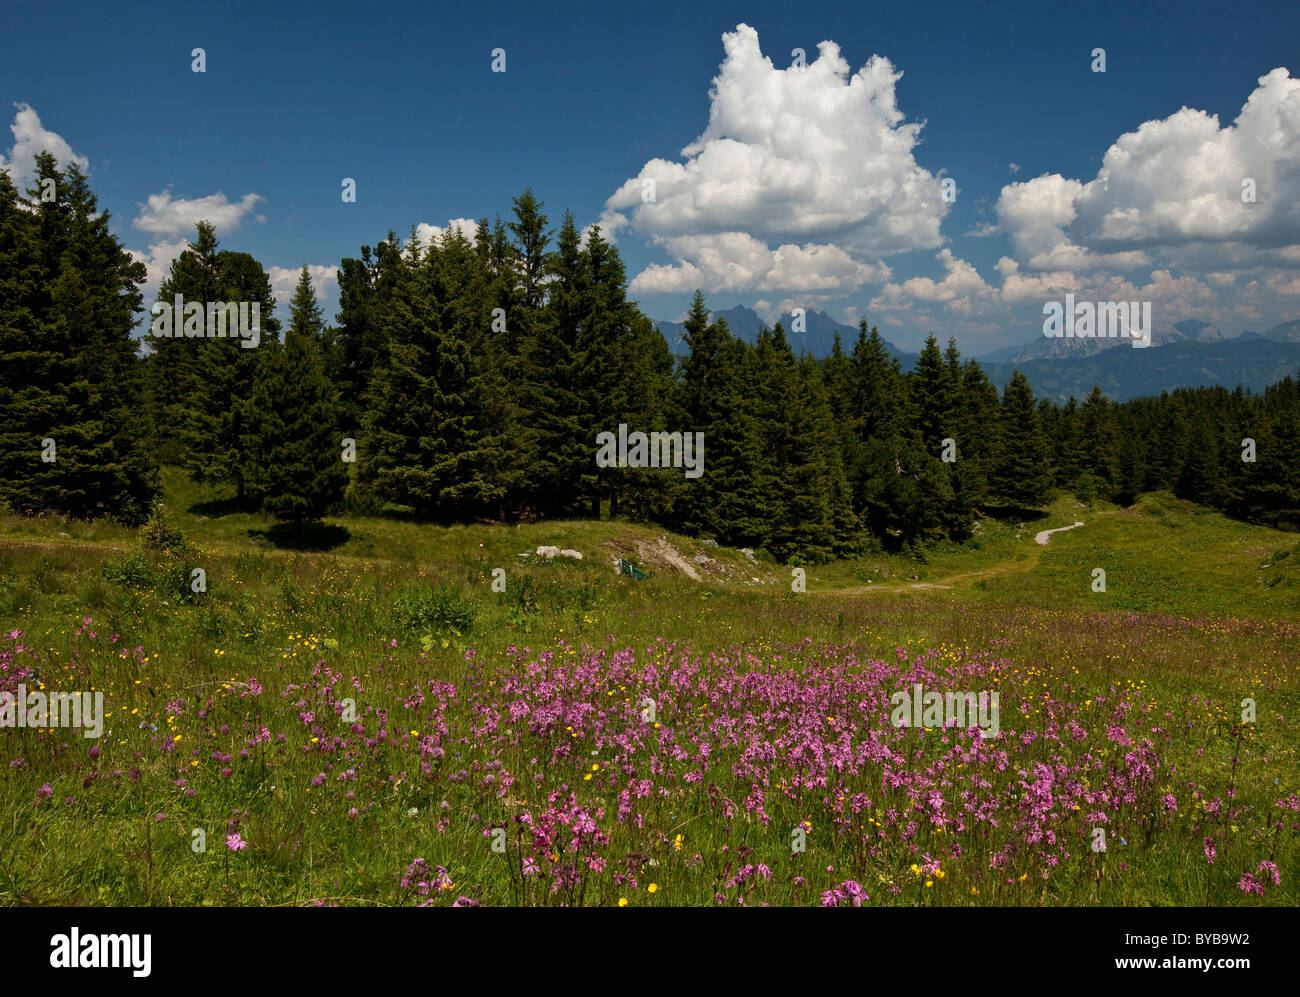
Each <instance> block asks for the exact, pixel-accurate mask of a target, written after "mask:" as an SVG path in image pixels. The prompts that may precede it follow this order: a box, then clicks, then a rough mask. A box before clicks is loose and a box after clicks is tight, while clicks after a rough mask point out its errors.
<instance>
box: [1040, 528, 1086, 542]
mask: <svg viewBox="0 0 1300 997" xmlns="http://www.w3.org/2000/svg"><path fill="white" fill-rule="evenodd" d="M1082 525H1083V524H1082V523H1075V524H1074V526H1058V527H1057V528H1056V529H1054V530H1043V531H1042V532H1041V533H1038V534H1035V536H1034V543H1036V544H1042V545H1043V546H1047V541H1049V540H1051V539H1052V534H1053V533H1064V532H1065V531H1066V530H1072V529H1074V527H1075V526H1082Z"/></svg>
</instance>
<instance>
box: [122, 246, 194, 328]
mask: <svg viewBox="0 0 1300 997" xmlns="http://www.w3.org/2000/svg"><path fill="white" fill-rule="evenodd" d="M188 246H189V240H188V239H176V240H175V241H172V242H166V241H164V242H155V243H154V244H153V245H151V246H150V247H149V251H148V252H147V253H141V252H139V251H137V250H134V249H128V250H127V252H128V253H130V254H131V255H132V256H133V257H135V258H136V259H137V260H139V261H140V262H141V263H143V264H144V267H145V270H146V271H147V275H146V277H145V279H144V283H143V284H142V285H141V286H140V293H141V294H142V295H143V296H144V309H145V311H148V310H149V308H150V306H152V305H153V303H154V302H155V301H156V300H157V298H158V285H159V284H161V283H162V282H163V280H165V279H166V277H167V275H168V274H169V273H171V267H172V261H173V260H174V259H176V257H178V256H180V255H181V253H183V252H185V249H186V247H188Z"/></svg>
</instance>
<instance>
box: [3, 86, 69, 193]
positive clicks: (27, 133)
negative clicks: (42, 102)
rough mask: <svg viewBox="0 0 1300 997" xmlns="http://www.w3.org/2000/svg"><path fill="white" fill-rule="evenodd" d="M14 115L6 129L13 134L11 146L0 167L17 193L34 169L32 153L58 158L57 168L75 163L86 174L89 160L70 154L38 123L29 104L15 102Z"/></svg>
mask: <svg viewBox="0 0 1300 997" xmlns="http://www.w3.org/2000/svg"><path fill="white" fill-rule="evenodd" d="M14 107H16V108H18V113H17V114H15V115H14V122H13V124H12V125H10V126H9V130H10V131H11V132H13V136H14V144H13V146H12V147H11V148H10V149H9V155H8V156H4V155H0V168H2V169H7V170H8V171H9V179H10V180H12V181H13V182H14V184H15V186H17V187H18V189H19V190H22V189H23V187H24V186H26V185H27V184H28V183H30V182H31V179H32V177H33V176H34V175H35V170H36V154H37V153H39V152H51V153H53V154H54V157H55V158H56V159H58V161H59V165H60V166H65V165H67V164H68V163H74V162H75V163H76V164H77V165H78V166H80V167H81V168H82V169H83V170H86V171H89V169H90V160H89V159H87V158H86V157H85V156H81V155H78V154H77V153H75V152H73V151H72V146H70V145H68V143H67V140H66V139H64V138H63V136H62V135H59V134H58V133H57V132H52V131H50V130H49V129H48V128H46V127H45V126H44V125H42V124H41V118H40V115H38V114H37V113H36V111H35V110H34V109H33V108H32V106H31V105H30V104H23V103H15V104H14Z"/></svg>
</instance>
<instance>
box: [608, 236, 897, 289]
mask: <svg viewBox="0 0 1300 997" xmlns="http://www.w3.org/2000/svg"><path fill="white" fill-rule="evenodd" d="M662 243H663V245H664V246H665V247H666V248H667V249H668V251H669V252H670V253H672V254H673V256H675V257H677V258H678V259H679V260H682V261H683V262H681V263H679V264H676V265H674V266H659V265H657V264H652V265H651V266H649V267H647V268H646V269H645V270H643V271H642V272H641V273H639V274H637V276H636V277H635V278H634V279H633V280H632V282H631V284H630V289H631V291H632V292H633V293H636V294H642V293H658V292H668V291H690V290H694V289H695V288H696V287H707V288H709V289H710V290H714V291H749V290H758V291H803V292H812V293H821V294H841V293H849V292H851V291H854V290H856V289H857V288H859V287H861V286H862V285H863V284H864V283H868V282H875V281H881V280H885V279H887V278H888V276H889V268H888V267H887V266H885V265H884V264H882V263H863V262H859V261H857V260H854V259H853V258H852V257H851V256H850V255H849V254H848V253H847V252H845V251H844V250H843V249H841V248H840V247H839V246H833V245H829V244H814V243H806V244H805V245H803V246H797V245H794V244H793V243H787V244H785V245H781V246H778V247H777V248H776V249H768V247H767V245H766V244H765V243H763V242H761V241H759V240H758V239H755V238H754V237H753V236H752V235H749V234H748V233H745V232H722V233H719V234H717V235H683V236H676V237H674V238H671V239H664V240H662Z"/></svg>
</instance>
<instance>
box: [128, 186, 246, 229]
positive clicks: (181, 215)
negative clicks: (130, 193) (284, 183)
mask: <svg viewBox="0 0 1300 997" xmlns="http://www.w3.org/2000/svg"><path fill="white" fill-rule="evenodd" d="M263 200H265V198H263V197H262V195H260V194H245V195H244V196H243V198H241V199H240V200H238V201H230V200H228V199H227V198H226V195H225V194H223V193H221V192H220V191H218V192H217V193H215V194H209V195H208V196H207V197H195V198H185V197H172V192H171V189H170V188H168V189H167V190H165V191H163V192H162V193H161V194H150V195H149V197H148V199H147V200H146V201H145V203H144V204H141V205H140V206H139V208H140V213H139V214H138V215H136V217H135V219H134V220H133V221H132V222H131V225H132V226H133V227H134V228H138V229H140V230H141V231H144V232H151V233H153V234H154V235H185V236H190V237H192V236H193V235H194V229H195V226H197V225H198V223H199V222H202V221H206V222H211V223H212V225H213V226H214V227H215V228H216V230H217V236H218V238H220V236H221V234H222V233H223V232H228V231H230V230H231V229H235V228H238V227H239V226H240V224H241V223H242V222H243V221H244V219H245V218H246V217H248V215H249V213H250V212H252V210H253V209H254V208H255V207H256V206H257V204H258V202H259V201H263ZM254 220H255V221H258V222H264V221H266V219H265V218H264V217H263V216H261V215H257V216H256V217H255V219H254Z"/></svg>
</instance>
